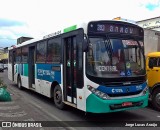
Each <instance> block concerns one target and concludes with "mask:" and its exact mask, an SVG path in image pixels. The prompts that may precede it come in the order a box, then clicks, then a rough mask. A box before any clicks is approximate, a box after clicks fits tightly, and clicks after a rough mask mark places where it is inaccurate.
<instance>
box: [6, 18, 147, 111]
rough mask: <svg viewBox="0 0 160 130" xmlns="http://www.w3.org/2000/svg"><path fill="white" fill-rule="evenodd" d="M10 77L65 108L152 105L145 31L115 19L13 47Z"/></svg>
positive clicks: (83, 108) (21, 85)
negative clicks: (146, 64)
mask: <svg viewBox="0 0 160 130" xmlns="http://www.w3.org/2000/svg"><path fill="white" fill-rule="evenodd" d="M8 78H9V79H10V80H12V81H14V82H15V83H16V84H17V86H18V88H19V89H22V88H27V89H30V90H32V91H35V92H37V93H40V94H42V95H44V96H47V97H49V98H52V99H53V102H54V103H55V106H56V107H57V108H59V109H63V108H64V107H65V106H66V105H69V106H72V107H74V108H77V109H79V110H82V111H84V112H86V113H109V112H118V111H124V110H130V109H137V108H143V107H146V106H147V105H148V86H147V82H146V71H145V56H144V32H143V29H142V28H141V27H139V26H137V25H136V24H132V23H127V22H123V21H114V20H100V21H90V22H88V23H83V24H80V25H78V24H77V25H73V26H70V27H68V28H64V29H62V30H58V31H56V32H54V33H52V34H49V35H46V36H44V37H42V38H40V39H32V40H29V41H26V42H23V43H22V44H18V45H15V46H13V47H11V48H9V64H8Z"/></svg>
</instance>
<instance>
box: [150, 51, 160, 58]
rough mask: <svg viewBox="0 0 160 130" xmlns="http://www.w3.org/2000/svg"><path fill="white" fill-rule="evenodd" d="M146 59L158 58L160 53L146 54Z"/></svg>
mask: <svg viewBox="0 0 160 130" xmlns="http://www.w3.org/2000/svg"><path fill="white" fill-rule="evenodd" d="M147 56H148V57H158V56H160V52H150V53H148V54H147Z"/></svg>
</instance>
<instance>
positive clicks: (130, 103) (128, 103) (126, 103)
mask: <svg viewBox="0 0 160 130" xmlns="http://www.w3.org/2000/svg"><path fill="white" fill-rule="evenodd" d="M126 106H132V102H124V103H122V107H126Z"/></svg>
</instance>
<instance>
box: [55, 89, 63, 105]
mask: <svg viewBox="0 0 160 130" xmlns="http://www.w3.org/2000/svg"><path fill="white" fill-rule="evenodd" d="M55 100H56V102H57V103H58V104H60V103H61V101H62V94H61V91H60V90H57V91H56V93H55Z"/></svg>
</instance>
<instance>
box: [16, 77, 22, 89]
mask: <svg viewBox="0 0 160 130" xmlns="http://www.w3.org/2000/svg"><path fill="white" fill-rule="evenodd" d="M17 86H18V88H19V89H21V90H22V88H23V87H22V82H21V78H20V77H18V79H17Z"/></svg>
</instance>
